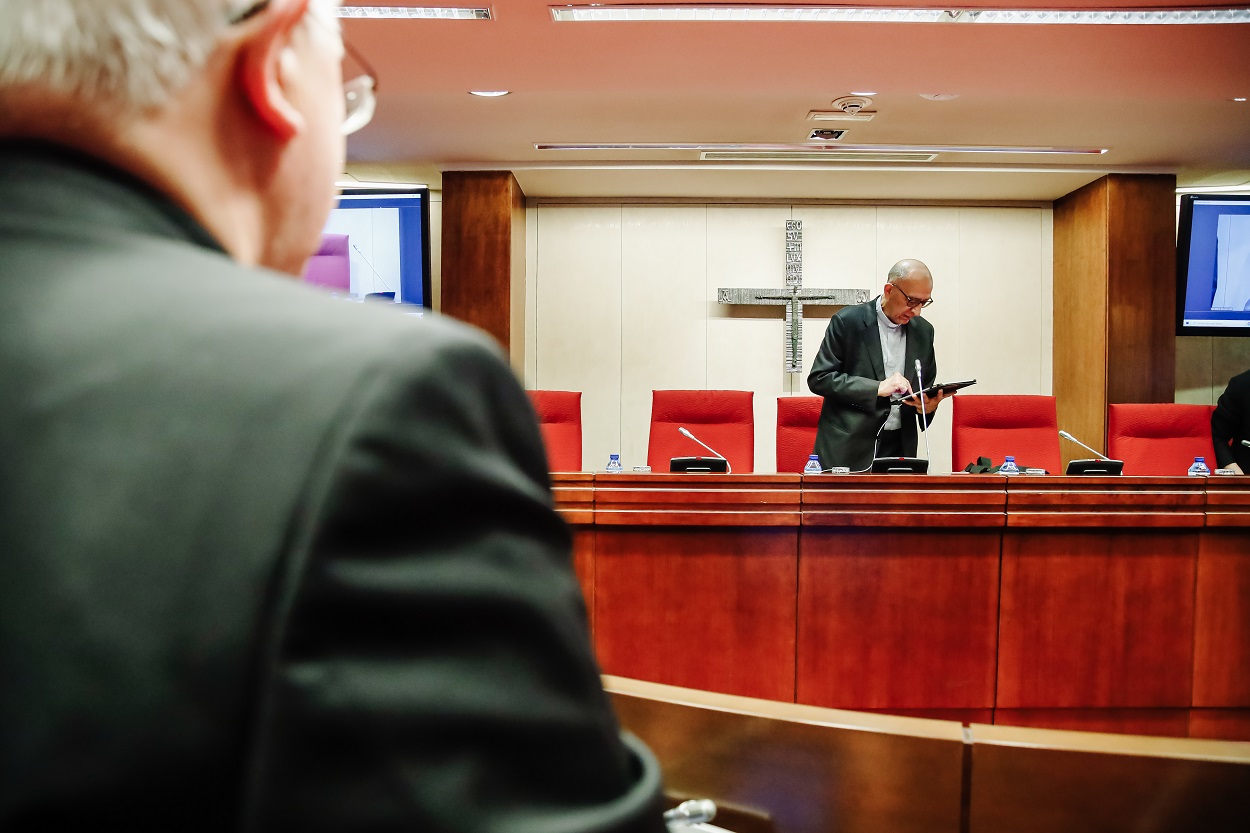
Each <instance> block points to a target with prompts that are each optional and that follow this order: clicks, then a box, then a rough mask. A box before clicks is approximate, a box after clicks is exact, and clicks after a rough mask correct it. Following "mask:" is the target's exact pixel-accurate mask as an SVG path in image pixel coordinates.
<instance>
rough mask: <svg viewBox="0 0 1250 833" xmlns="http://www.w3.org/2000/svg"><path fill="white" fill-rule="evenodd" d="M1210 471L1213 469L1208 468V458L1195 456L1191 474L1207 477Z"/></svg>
mask: <svg viewBox="0 0 1250 833" xmlns="http://www.w3.org/2000/svg"><path fill="white" fill-rule="evenodd" d="M1210 473H1211V470H1210V469H1209V468H1207V458H1205V457H1195V458H1194V464H1193V465H1192V466H1190V467H1189V476H1190V477H1206V476H1207V475H1209V474H1210Z"/></svg>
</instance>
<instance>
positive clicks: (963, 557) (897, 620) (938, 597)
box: [797, 527, 1000, 710]
mask: <svg viewBox="0 0 1250 833" xmlns="http://www.w3.org/2000/svg"><path fill="white" fill-rule="evenodd" d="M999 546H1000V533H999V532H998V531H997V530H968V531H960V532H955V531H953V530H946V531H944V532H943V534H942V535H941V537H940V539H938V538H937V537H936V536H934V535H933V534H932V533H931V532H928V531H926V530H922V529H920V530H917V529H897V528H877V529H863V528H856V529H818V528H815V527H804V529H803V532H802V536H801V538H800V554H799V614H798V617H799V642H798V659H797V665H798V680H797V701H798V702H800V703H807V704H811V705H818V706H828V707H832V708H849V709H872V708H881V709H886V708H888V709H891V710H893V709H897V708H914V709H921V708H923V709H975V708H990V707H992V706H993V704H994V676H995V669H994V658H995V652H996V639H997V616H998V560H999Z"/></svg>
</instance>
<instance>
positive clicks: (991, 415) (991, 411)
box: [951, 393, 1063, 474]
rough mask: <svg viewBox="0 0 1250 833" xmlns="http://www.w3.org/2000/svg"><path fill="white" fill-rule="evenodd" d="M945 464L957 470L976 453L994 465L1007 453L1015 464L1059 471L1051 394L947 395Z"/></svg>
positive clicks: (1022, 466)
mask: <svg viewBox="0 0 1250 833" xmlns="http://www.w3.org/2000/svg"><path fill="white" fill-rule="evenodd" d="M951 421H952V423H953V425H952V428H951V464H952V467H953V468H954V469H955V471H963V469H964V468H965V467H966V466H967V465H968V464H969V463H975V462H976V460H977V458H978V457H989V458H990V459H991V460H993V461H994V465H999V464H1001V463H1002V462H1003V458H1004V457H1006V456H1007V455H1008V454H1010V455H1011V456H1013V457H1015V458H1016V463H1017V464H1018V465H1019V466H1020V468H1022V469H1023V468H1024V467H1025V466H1033V467H1035V468H1043V469H1046V471H1048V472H1050V473H1051V474H1062V473H1063V458H1062V455H1061V454H1060V453H1059V424H1058V418H1057V417H1056V415H1055V397H1053V396H1028V395H1011V396H978V395H975V394H966V393H961V394H957V395H956V396H954V397H953V398H952V399H951Z"/></svg>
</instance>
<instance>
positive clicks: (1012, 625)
mask: <svg viewBox="0 0 1250 833" xmlns="http://www.w3.org/2000/svg"><path fill="white" fill-rule="evenodd" d="M1008 499H1009V500H1010V493H1009V498H1008ZM1009 513H1010V506H1009ZM1010 522H1011V521H1010V514H1009V515H1008V523H1009V524H1010ZM1197 550H1198V535H1197V532H1196V531H1191V530H1184V529H1152V530H1149V531H1142V530H1138V529H1135V528H1126V529H1123V530H1117V531H1104V530H1097V531H1093V530H1091V531H1079V530H1075V529H1040V528H1031V529H1018V528H1011V527H1010V526H1009V528H1008V529H1007V531H1006V532H1005V533H1004V536H1003V561H1002V589H1001V594H1002V600H1001V601H1002V606H1001V610H1000V614H999V658H998V696H997V705H998V706H999V707H1001V708H1100V707H1155V708H1165V707H1176V708H1180V707H1188V706H1189V705H1190V684H1191V679H1192V670H1193V636H1194V630H1193V628H1194V601H1193V600H1194V571H1195V564H1196V559H1197Z"/></svg>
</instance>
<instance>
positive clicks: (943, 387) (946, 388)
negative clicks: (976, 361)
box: [890, 379, 977, 404]
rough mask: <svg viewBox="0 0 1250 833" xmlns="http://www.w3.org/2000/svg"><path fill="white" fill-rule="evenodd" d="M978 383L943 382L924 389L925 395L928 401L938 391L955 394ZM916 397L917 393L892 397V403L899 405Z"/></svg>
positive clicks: (973, 380) (971, 380) (970, 381)
mask: <svg viewBox="0 0 1250 833" xmlns="http://www.w3.org/2000/svg"><path fill="white" fill-rule="evenodd" d="M976 383H977V380H976V379H965V380H964V381H962V382H942V383H940V384H937V385H929V387H927V388H925V389H924V395H925V398H926V399H928V398H929V397H930V396H934V395H936V394H937V392H938V391H942V392H943V393H954V392H955V391H957V390H962V389H963V388H966V387H970V386H971V385H975V384H976ZM915 395H916V394H915V393H908V394H904V395H901V396H891V397H890V402H891V404H897V403H899V402H902V401H903V400H904V399H911V398H912V397H913V396H915Z"/></svg>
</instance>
